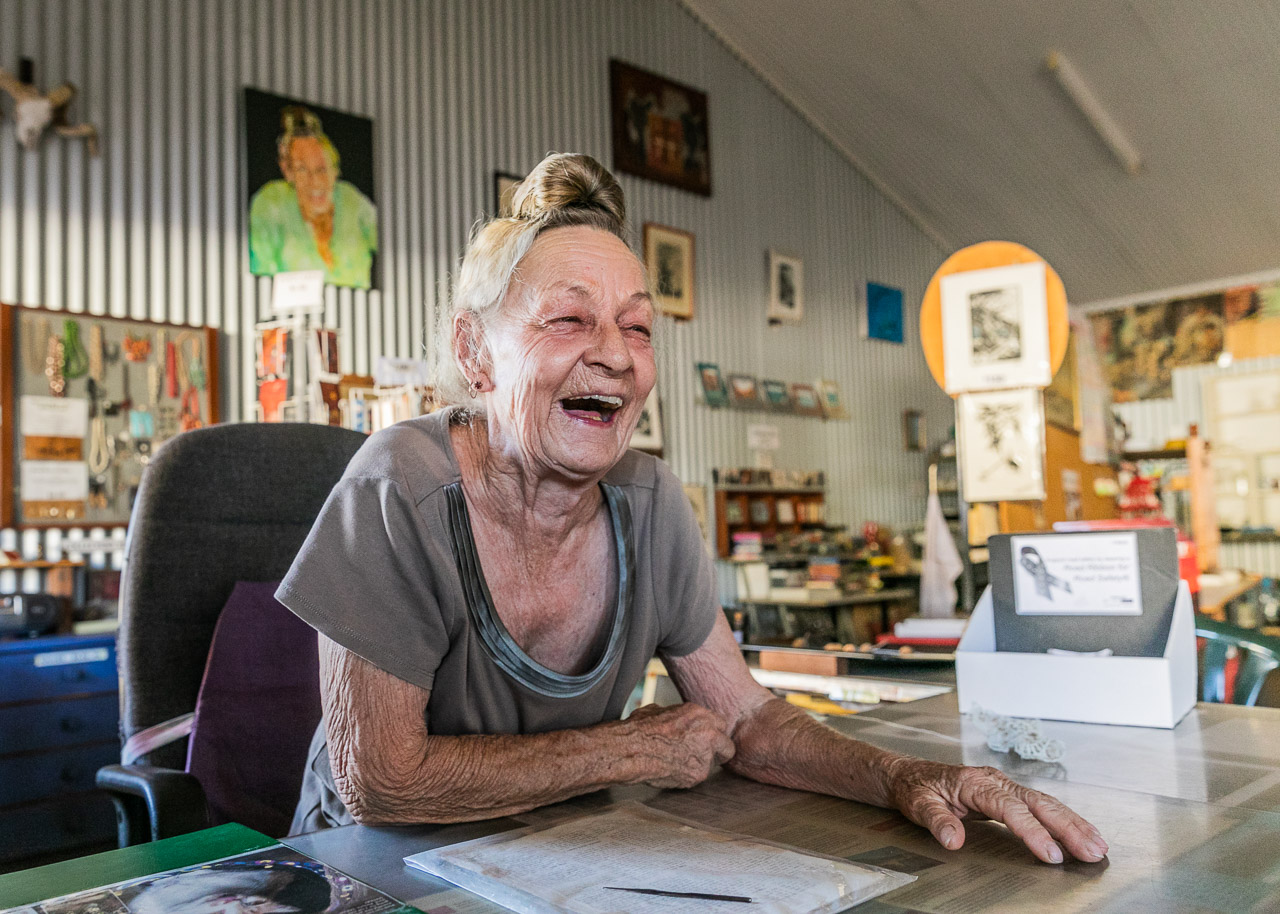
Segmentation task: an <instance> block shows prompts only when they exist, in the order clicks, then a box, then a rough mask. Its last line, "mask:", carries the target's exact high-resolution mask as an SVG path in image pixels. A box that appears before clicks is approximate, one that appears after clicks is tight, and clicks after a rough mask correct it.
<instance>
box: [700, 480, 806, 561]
mask: <svg viewBox="0 0 1280 914" xmlns="http://www.w3.org/2000/svg"><path fill="white" fill-rule="evenodd" d="M715 497H716V552H717V554H718V555H719V556H720V557H721V558H725V559H727V558H729V557H730V555H732V553H733V534H735V533H743V532H753V533H759V534H761V536H763V537H765V538H766V539H769V538H772V537H775V536H777V535H778V534H779V533H800V532H802V531H804V530H813V529H820V528H823V527H825V526H826V494H825V492H824V490H823V489H821V488H812V487H811V488H776V487H774V486H764V485H750V484H746V485H742V484H727V485H720V486H716V489H715Z"/></svg>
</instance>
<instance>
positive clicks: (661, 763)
mask: <svg viewBox="0 0 1280 914" xmlns="http://www.w3.org/2000/svg"><path fill="white" fill-rule="evenodd" d="M624 724H625V725H626V726H628V727H630V728H631V729H632V730H633V732H634V734H635V737H636V751H637V753H638V754H643V755H646V756H648V757H650V758H651V759H652V761H653V763H654V764H655V765H656V766H657V768H658V770H659V773H658V774H657V775H656V776H654V777H650V778H646V779H645V783H646V784H649V785H651V786H653V787H664V788H669V787H679V788H684V787H693V786H695V785H697V784H701V783H702V782H703V781H705V780H706V779H707V777H708V775H710V774H711V771H712V769H713V768H715V766H716V765H723V764H724V763H725V762H727V761H729V759H731V758H733V755H734V752H735V749H734V745H733V740H732V739H730V738H729V725H728V724H727V723H726V722H725V720H724V718H723V717H721V716H720V715H719V714H717V713H716V712H715V711H712V710H710V709H708V708H705V707H703V706H702V705H700V704H696V703H694V702H685V703H684V704H679V705H674V706H672V707H667V708H662V707H659V706H658V705H645V706H644V707H642V708H637V709H636V711H635V712H634V713H633V714H632V715H631V716H630V717H628V718H627V719H626V721H624Z"/></svg>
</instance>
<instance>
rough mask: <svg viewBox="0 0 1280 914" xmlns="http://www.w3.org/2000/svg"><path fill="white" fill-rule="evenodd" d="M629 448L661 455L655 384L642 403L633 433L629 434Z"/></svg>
mask: <svg viewBox="0 0 1280 914" xmlns="http://www.w3.org/2000/svg"><path fill="white" fill-rule="evenodd" d="M631 446H632V447H633V448H635V449H636V450H638V451H648V452H650V453H654V454H661V453H662V410H661V408H660V407H659V405H658V385H657V384H655V385H653V390H651V391H649V397H648V399H646V400H645V401H644V409H642V410H641V411H640V418H639V419H638V420H637V421H636V428H635V431H633V432H632V433H631Z"/></svg>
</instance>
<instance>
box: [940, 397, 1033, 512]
mask: <svg viewBox="0 0 1280 914" xmlns="http://www.w3.org/2000/svg"><path fill="white" fill-rule="evenodd" d="M956 438H957V444H958V445H959V451H960V491H961V494H962V495H963V496H964V500H965V501H967V502H970V503H973V504H976V503H979V502H995V501H1040V500H1042V499H1043V498H1044V495H1045V489H1044V410H1043V408H1042V406H1041V398H1040V391H1039V390H1037V389H1036V388H1034V387H1022V388H1017V389H1014V390H989V391H983V392H976V393H967V394H961V395H960V396H959V397H957V398H956Z"/></svg>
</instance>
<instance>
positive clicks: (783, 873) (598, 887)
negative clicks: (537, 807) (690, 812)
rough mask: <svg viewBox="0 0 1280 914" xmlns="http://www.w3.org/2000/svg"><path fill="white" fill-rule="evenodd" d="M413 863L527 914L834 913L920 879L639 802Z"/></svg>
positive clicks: (469, 843)
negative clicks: (693, 819) (703, 823)
mask: <svg viewBox="0 0 1280 914" xmlns="http://www.w3.org/2000/svg"><path fill="white" fill-rule="evenodd" d="M405 862H406V863H408V864H409V865H410V866H413V867H416V868H418V869H421V870H425V871H426V872H428V873H431V874H432V875H433V876H439V877H440V878H442V879H446V880H448V881H449V882H452V883H453V884H455V885H457V886H460V887H461V888H464V889H466V890H467V891H469V892H473V893H475V894H477V895H481V896H483V897H484V898H487V899H489V900H490V901H493V902H495V903H497V904H500V905H502V906H504V907H507V908H510V909H511V910H512V911H516V912H519V914H605V912H626V914H650V912H654V914H676V912H686V911H688V912H697V914H725V912H738V914H746V912H750V914H835V912H837V911H843V910H845V909H846V908H850V907H852V906H854V905H856V904H859V903H860V902H863V901H866V900H867V899H870V898H874V897H876V896H877V895H882V894H884V893H885V892H888V891H891V890H892V889H896V888H898V887H900V886H903V885H906V884H907V883H909V882H913V881H914V880H915V878H916V877H915V876H909V875H907V874H905V873H897V872H893V871H892V870H887V869H882V868H880V867H876V866H871V865H868V864H860V863H851V862H850V861H848V860H843V859H841V858H839V857H827V856H823V855H821V854H813V853H809V852H807V851H802V850H798V849H796V848H791V847H787V846H785V845H781V844H774V843H772V842H769V841H763V840H761V839H759V838H752V837H749V836H747V835H739V834H733V833H731V832H726V831H720V830H718V829H712V828H706V827H704V826H701V825H697V824H694V823H692V822H688V821H685V820H683V819H680V818H678V817H676V816H672V815H669V814H667V813H663V812H659V811H657V810H655V809H650V808H649V807H647V806H644V805H642V804H639V803H623V804H619V805H618V806H615V807H612V808H611V809H609V810H607V811H605V812H601V813H597V814H594V815H587V816H583V817H580V818H576V819H572V820H570V821H568V822H560V823H557V824H551V825H535V826H530V827H528V828H522V829H516V830H515V831H509V832H504V833H502V834H497V835H490V836H488V837H485V838H477V839H476V840H474V841H465V842H463V843H461V844H455V845H452V846H450V847H443V848H437V849H436V850H432V851H426V852H424V853H421V854H415V855H413V856H411V857H406V858H405Z"/></svg>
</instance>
